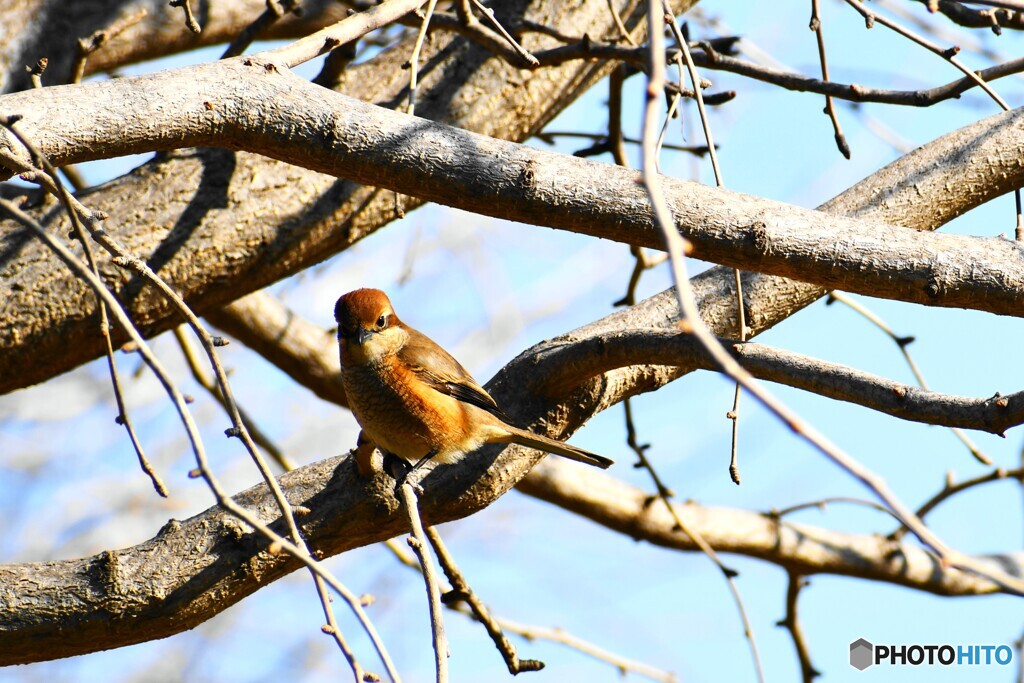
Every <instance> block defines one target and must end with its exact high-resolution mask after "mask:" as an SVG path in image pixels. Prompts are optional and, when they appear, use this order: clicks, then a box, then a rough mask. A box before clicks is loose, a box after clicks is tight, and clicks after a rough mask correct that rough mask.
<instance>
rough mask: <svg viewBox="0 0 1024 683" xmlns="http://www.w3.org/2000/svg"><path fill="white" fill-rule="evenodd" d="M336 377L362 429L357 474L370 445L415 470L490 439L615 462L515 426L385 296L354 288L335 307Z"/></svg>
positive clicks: (366, 464) (367, 467)
mask: <svg viewBox="0 0 1024 683" xmlns="http://www.w3.org/2000/svg"><path fill="white" fill-rule="evenodd" d="M334 317H335V320H337V322H338V346H339V348H340V354H341V380H342V385H343V386H344V388H345V394H346V396H347V397H348V403H349V408H350V409H351V410H352V413H353V414H354V415H355V418H356V421H357V422H358V423H359V426H360V427H361V428H362V433H361V434H360V435H359V441H358V444H357V449H356V462H357V465H358V467H359V472H360V474H362V475H363V476H368V475H369V474H370V473H371V472H372V467H371V463H370V456H371V455H372V453H373V449H374V447H376V448H379V449H380V450H381V451H384V452H387V453H391V454H392V455H395V456H397V457H398V458H400V459H401V460H403V461H405V462H406V463H407V464H408V466H410V469H409V470H408V471H409V472H411V471H414V470H416V469H417V468H419V467H420V466H421V465H423V464H424V463H425V462H427V461H433V462H434V463H438V464H452V463H455V462H458V461H459V460H460V459H462V458H463V457H464V456H466V455H467V454H469V453H472V452H473V451H475V450H476V449H477V448H479V447H481V446H483V445H484V444H488V443H514V444H519V445H521V446H527V447H529V448H536V449H538V450H541V451H545V452H547V453H554V454H556V455H561V456H564V457H566V458H569V459H571V460H576V461H577V462H582V463H586V464H588V465H594V466H596V467H600V468H602V469H606V468H607V467H609V466H610V465H612V464H613V461H612V460H610V459H608V458H606V457H604V456H601V455H597V454H595V453H591V452H589V451H586V450H583V449H582V448H577V447H576V446H571V445H569V444H567V443H563V442H561V441H556V440H554V439H550V438H548V437H546V436H542V435H540V434H534V433H533V432H530V431H527V430H525V429H520V428H519V427H516V426H514V425H513V424H512V420H511V419H510V418H509V417H508V415H506V414H505V413H504V411H502V410H501V408H499V407H498V404H497V403H496V402H495V401H494V399H493V398H492V397H491V395H490V394H488V393H487V391H485V390H484V389H483V387H481V386H480V385H479V384H478V383H477V382H476V380H474V379H473V377H472V376H471V375H470V374H469V372H467V371H466V369H465V368H463V367H462V366H461V365H460V364H459V362H458V361H457V360H455V358H453V357H452V356H451V354H449V353H448V352H447V351H445V350H444V348H442V347H441V346H440V345H439V344H437V343H436V342H434V341H433V340H432V339H430V338H429V337H427V336H426V335H425V334H423V333H422V332H419V331H418V330H415V329H413V328H412V327H409V326H408V325H406V324H405V323H404V322H402V320H401V319H399V317H398V315H397V314H396V313H395V309H394V307H393V306H392V305H391V300H390V299H388V296H387V294H385V293H384V292H382V291H381V290H379V289H357V290H354V291H352V292H349V293H347V294H345V295H343V296H342V297H341V298H339V299H338V302H337V304H336V305H335V307H334Z"/></svg>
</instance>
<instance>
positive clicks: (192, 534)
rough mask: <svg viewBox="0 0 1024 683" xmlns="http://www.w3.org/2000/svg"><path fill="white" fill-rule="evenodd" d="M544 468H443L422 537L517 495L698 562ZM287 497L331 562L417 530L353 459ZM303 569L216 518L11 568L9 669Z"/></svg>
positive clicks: (610, 496) (305, 478)
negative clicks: (429, 528)
mask: <svg viewBox="0 0 1024 683" xmlns="http://www.w3.org/2000/svg"><path fill="white" fill-rule="evenodd" d="M529 358H530V357H529V356H521V357H520V358H519V359H517V360H516V361H514V362H513V363H511V364H509V365H508V366H506V368H505V369H503V370H502V372H501V373H499V375H498V376H497V377H496V378H495V381H493V382H492V383H490V385H489V388H490V389H491V390H492V391H493V393H494V394H495V396H496V398H498V399H499V401H500V402H501V403H502V405H503V406H504V407H505V408H506V409H508V410H510V411H511V412H512V413H513V414H514V415H515V416H516V417H518V418H519V419H520V420H522V421H524V422H525V421H530V422H532V423H534V424H539V420H541V418H544V419H543V420H542V421H543V422H544V423H545V424H546V425H547V432H548V434H549V435H552V436H559V435H560V431H561V429H562V427H563V426H564V425H563V423H562V415H564V410H563V409H559V408H557V407H556V406H554V405H553V404H551V403H549V402H547V401H545V400H544V399H542V398H540V397H537V396H535V395H531V394H528V393H523V392H522V391H518V392H516V394H514V395H513V394H510V393H509V392H507V391H504V390H503V387H508V386H518V387H522V386H523V385H524V383H525V382H526V380H527V378H528V376H529V373H530V372H531V368H532V364H531V363H530V360H529ZM577 397H578V396H574V397H573V399H572V400H571V401H569V402H568V404H572V403H573V402H574V401H575V399H576V398H577ZM545 408H546V409H545ZM538 409H542V411H541V412H537V410H538ZM551 409H554V412H548V411H550V410H551ZM539 457H540V456H539V454H536V453H533V454H531V453H529V452H524V451H522V450H520V449H517V448H508V449H505V450H504V451H498V450H497V449H494V448H489V449H485V450H481V451H479V452H478V453H477V454H476V455H474V457H472V458H468V459H465V460H463V461H461V462H460V463H458V464H457V465H453V466H443V467H438V468H437V469H435V470H434V471H433V472H431V473H430V474H429V475H427V476H426V477H425V478H424V480H423V482H422V484H423V486H424V488H426V489H427V490H429V492H430V495H429V496H425V497H424V498H423V500H422V501H421V509H420V512H421V515H422V517H423V519H424V523H425V524H429V525H434V524H439V523H441V522H445V521H449V520H453V519H459V518H462V517H466V516H468V515H470V514H473V513H474V512H476V511H478V510H480V509H481V508H483V507H486V506H487V505H489V504H490V503H492V502H493V501H494V500H496V499H497V498H498V497H499V496H501V495H502V494H504V493H505V492H506V491H507V490H508V489H509V488H510V487H512V486H513V485H515V484H516V483H517V482H519V484H520V486H521V487H525V490H526V491H527V492H529V493H531V495H534V496H537V497H540V498H542V499H545V500H551V501H552V502H556V503H557V504H559V505H562V506H564V507H568V508H569V509H572V510H574V511H576V512H578V513H580V514H583V515H585V516H588V517H590V518H591V519H594V520H595V521H598V522H599V523H601V524H604V525H606V526H609V527H610V528H613V529H616V530H618V531H621V532H623V533H627V534H629V535H631V536H633V537H635V538H638V539H644V540H648V541H650V542H652V543H655V544H658V545H664V546H666V547H672V548H678V549H684V550H693V549H694V548H695V546H694V545H693V542H692V541H691V540H690V539H689V538H687V537H685V535H683V534H681V533H679V532H678V531H677V530H676V529H675V522H674V520H673V519H672V517H671V515H670V514H669V513H668V512H667V511H666V510H664V508H663V507H662V506H651V505H647V504H646V500H647V494H646V493H645V492H643V491H641V490H639V489H636V488H634V487H632V486H629V485H627V484H624V483H621V482H619V481H617V480H615V479H613V478H611V477H609V476H607V475H600V474H597V476H594V475H595V474H596V473H592V472H590V471H589V470H586V468H582V467H574V466H572V465H567V467H570V468H571V469H570V470H569V473H568V474H567V473H566V471H565V470H564V469H563V466H562V465H561V464H557V465H556V464H554V463H548V462H546V463H545V464H544V465H542V466H541V467H539V468H536V469H535V471H534V473H533V474H531V476H530V477H529V479H528V480H523V477H524V476H525V475H526V474H527V472H529V470H530V468H531V466H533V465H534V463H535V462H536V461H537V458H539ZM281 485H282V488H283V490H284V491H285V494H286V496H287V497H288V500H289V502H291V503H292V504H293V505H295V506H302V507H303V508H306V509H309V510H310V513H309V514H308V515H306V516H304V517H302V518H300V519H299V522H300V525H301V527H302V530H303V534H304V536H305V537H306V539H307V540H308V543H309V546H310V547H311V548H312V549H313V550H314V552H319V553H323V554H324V555H325V556H330V555H334V554H337V553H340V552H344V551H346V550H350V549H352V548H356V547H359V546H363V545H366V544H369V543H373V542H377V541H383V540H386V539H388V538H392V537H394V536H395V535H397V534H400V533H403V532H405V531H407V530H408V520H407V517H406V515H405V514H404V512H403V511H402V510H401V509H400V505H399V502H398V501H397V500H396V499H395V497H394V482H393V480H391V479H390V478H387V477H384V476H379V477H377V478H375V479H373V480H364V479H361V478H360V477H359V476H358V474H357V472H356V468H355V463H354V461H353V459H352V458H348V457H344V458H331V459H328V460H323V461H320V462H317V463H314V464H312V465H309V466H307V467H303V468H301V469H299V470H296V471H295V472H292V473H289V474H286V475H284V476H283V477H282V478H281ZM236 501H237V502H238V503H239V504H241V505H243V506H244V507H246V508H248V509H249V510H251V511H253V512H254V513H255V514H257V515H258V516H259V517H260V518H261V519H262V520H264V521H266V522H268V523H269V522H272V521H275V520H277V516H278V513H277V508H276V506H275V505H274V503H273V500H272V499H271V494H270V492H269V490H268V489H267V488H266V486H263V485H261V486H257V487H254V488H252V489H249V490H248V491H246V492H244V493H242V494H239V495H238V496H236ZM567 501H570V502H569V503H568V504H567ZM677 512H678V513H679V514H680V515H682V517H683V518H684V519H685V520H686V522H687V525H688V526H691V527H692V528H694V529H696V530H698V531H699V532H700V533H701V534H702V535H703V536H704V537H705V538H706V539H707V540H708V542H710V543H711V544H712V545H713V546H714V547H715V548H716V549H719V550H724V551H728V552H736V553H741V554H746V555H750V556H753V557H758V558H761V559H764V560H767V561H769V562H773V563H776V564H779V565H781V566H783V567H785V568H787V569H789V570H792V571H797V572H799V573H801V574H814V573H835V574H843V575H849V576H858V577H861V578H866V579H871V580H877V581H885V582H890V583H894V584H897V585H902V586H907V587H912V588H915V589H918V590H924V591H928V592H933V593H936V594H940V595H950V596H955V595H978V594H985V593H992V592H996V591H997V590H998V589H997V587H996V586H995V585H994V584H992V583H991V582H989V581H986V580H985V579H982V578H979V577H977V576H974V575H971V574H966V573H964V572H961V571H959V570H955V569H950V568H948V567H943V566H942V565H941V564H940V562H939V561H938V560H937V558H935V557H934V556H933V555H931V554H930V553H928V552H926V551H924V550H922V549H920V548H919V547H918V546H916V545H905V544H902V543H898V542H895V541H891V540H888V539H885V538H881V537H876V536H858V535H855V534H845V533H839V532H832V531H827V530H823V529H816V528H813V527H806V526H802V525H795V524H790V523H787V522H783V521H780V520H776V519H773V518H771V517H769V516H765V515H760V514H757V513H751V512H743V511H737V510H726V509H706V508H701V507H699V506H696V505H678V506H677ZM275 523H276V524H278V525H279V524H280V522H279V520H278V521H276V522H275ZM990 561H991V562H993V563H994V566H995V565H998V567H999V568H1000V569H1001V570H1002V571H1006V572H1008V573H1011V574H1014V575H1020V574H1021V562H1022V558H1021V557H1018V556H1016V555H1001V556H996V557H992V558H991V560H990ZM300 567H301V564H300V563H299V562H297V561H296V560H295V559H294V558H291V557H290V556H288V555H287V554H284V553H271V552H268V542H267V540H266V539H265V538H263V537H262V536H261V535H259V534H257V533H254V532H253V531H252V530H251V529H247V528H245V526H244V525H243V524H242V523H240V522H239V521H238V520H237V519H236V518H234V517H233V516H231V515H230V514H229V513H227V512H225V511H223V510H222V509H220V508H217V507H214V508H211V509H210V510H208V511H206V512H204V513H202V514H200V515H197V516H196V517H193V518H191V519H188V520H185V521H182V522H177V521H174V520H172V521H171V522H169V523H168V524H167V525H166V526H165V527H164V528H163V529H162V530H161V532H160V533H159V534H158V535H157V536H156V537H155V538H153V539H152V540H150V541H147V542H145V543H143V544H140V545H138V546H135V547H132V548H127V549H124V550H118V551H107V552H104V553H101V554H99V555H97V556H94V557H91V558H85V559H82V560H66V561H59V562H42V563H28V564H24V565H7V566H0V605H2V607H3V609H0V631H2V632H4V633H5V636H4V647H3V648H0V665H3V664H13V663H19V662H28V661H39V660H42V659H53V658H59V657H65V656H71V655H75V654H81V653H85V652H91V651H95V650H99V649H106V648H110V647H117V646H122V645H127V644H131V643H136V642H142V641H145V640H150V639H154V638H161V637H166V636H168V635H171V634H173V633H177V632H180V631H182V630H185V629H188V628H191V627H193V626H195V625H196V624H198V623H201V622H202V621H204V620H206V619H208V618H210V617H211V616H213V615H214V614H217V613H218V612H220V611H222V610H223V609H226V608H227V607H228V606H230V605H231V604H234V603H235V602H237V601H238V600H241V599H242V598H244V597H245V596H247V595H249V594H251V593H253V592H255V591H256V590H258V589H259V588H260V587H262V586H264V585H266V584H268V583H270V582H272V581H274V580H276V579H278V578H280V577H282V576H284V575H285V574H287V573H289V572H291V571H294V570H296V569H298V568H300Z"/></svg>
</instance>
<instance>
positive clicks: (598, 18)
mask: <svg viewBox="0 0 1024 683" xmlns="http://www.w3.org/2000/svg"><path fill="white" fill-rule="evenodd" d="M523 4H525V3H520V4H515V3H507V4H506V5H504V6H503V10H504V11H505V12H507V13H509V14H510V15H518V14H525V15H526V16H530V17H540V18H543V20H544V21H545V22H546V23H548V24H550V25H553V26H555V27H557V28H560V29H561V30H566V31H568V30H580V29H583V28H586V30H587V31H588V32H590V33H591V34H592V35H595V36H598V35H604V34H605V32H606V31H609V30H614V29H613V28H612V26H611V20H610V18H609V12H608V10H607V7H606V6H605V5H604V4H602V3H585V4H584V5H583V6H569V5H568V4H566V3H561V2H556V1H555V0H543V1H539V2H536V3H534V4H532V5H528V6H526V7H525V8H524V7H523ZM681 4H682V5H686V4H687V3H685V2H684V3H681ZM625 16H626V17H627V18H628V19H629V20H630V22H631V23H636V21H635V18H634V17H633V16H632V13H631V12H630V13H626V14H625ZM531 40H537V41H545V40H549V39H546V38H545V37H543V36H536V35H533V36H532V38H531ZM529 44H530V42H529V41H528V45H529ZM409 49H411V46H409V45H404V46H401V47H399V48H396V49H393V50H389V51H388V52H386V53H384V54H382V55H380V56H378V57H377V58H376V59H375V60H373V62H372V63H369V64H367V65H365V66H361V67H358V68H356V69H354V70H353V71H352V73H350V74H349V75H348V77H347V78H346V79H345V82H344V83H343V84H342V89H343V90H344V91H345V92H346V93H348V94H351V95H354V96H356V97H357V98H360V99H364V100H372V101H376V102H379V103H382V104H385V105H387V106H394V105H395V104H397V103H398V101H399V99H400V94H401V93H402V91H403V89H404V88H406V87H407V85H408V72H407V71H405V70H403V69H402V68H401V65H402V64H403V63H404V62H405V61H406V60H407V58H408V50H409ZM423 60H424V61H423V64H424V66H423V68H422V69H421V85H420V88H421V90H420V96H419V105H418V107H417V112H418V113H422V114H423V115H424V116H427V117H430V118H435V119H438V120H442V121H445V122H448V123H453V124H456V125H458V126H459V127H461V128H464V129H466V130H472V131H477V132H480V133H483V134H487V135H492V136H497V137H507V138H510V139H515V140H521V139H524V138H526V137H528V136H529V135H530V134H532V133H533V132H535V131H536V130H538V129H539V128H541V127H542V126H543V125H544V124H545V123H546V122H547V121H548V120H550V118H551V117H553V116H554V115H555V114H557V113H558V111H560V110H561V109H562V108H563V107H564V106H565V105H566V104H567V103H568V102H570V101H572V100H573V99H574V98H575V97H576V96H577V95H578V94H579V93H580V92H582V91H583V90H585V89H586V88H587V87H589V85H590V84H591V83H592V82H593V81H594V80H595V79H597V78H599V77H600V76H601V75H602V74H603V73H604V72H605V71H606V69H607V68H608V66H607V65H604V64H598V63H590V62H574V63H567V64H565V65H562V66H560V67H557V68H553V69H545V70H543V71H541V72H536V73H534V72H529V71H521V70H519V69H515V68H513V67H511V66H509V65H508V64H506V63H505V62H503V61H502V60H500V59H498V58H495V57H493V56H491V55H490V54H489V53H487V52H486V51H485V50H483V49H482V48H479V47H477V46H475V45H472V44H469V43H467V42H466V41H465V40H463V39H458V38H454V39H453V38H450V37H446V36H440V35H435V36H434V37H433V38H432V40H431V41H430V42H429V43H428V45H427V51H426V53H425V55H424V58H423ZM257 83H258V80H257ZM257 87H259V86H257ZM17 96H18V97H21V96H23V95H17ZM25 96H27V95H25ZM140 106H142V105H141V103H140ZM203 110H204V111H205V107H204V108H203ZM296 161H299V162H300V163H301V161H302V160H301V159H296ZM83 199H84V201H85V202H86V203H87V204H88V205H89V206H90V207H91V208H94V209H97V210H100V211H104V212H106V213H107V214H109V215H110V216H111V218H110V219H109V220H108V221H107V223H108V225H107V226H106V229H107V231H108V232H110V233H111V234H113V235H115V236H116V237H117V238H118V239H120V240H121V241H122V243H124V244H125V245H126V246H128V248H129V249H130V250H131V251H132V252H133V253H134V254H136V255H137V256H139V257H141V258H144V259H146V260H147V261H148V262H149V264H150V266H151V267H153V268H154V270H156V271H157V272H159V273H160V274H161V275H162V276H163V277H165V278H166V279H167V280H168V281H169V282H170V283H171V284H172V285H173V286H174V287H176V288H177V289H178V290H179V291H181V292H182V293H183V294H185V296H186V300H187V301H188V302H189V303H190V304H191V305H192V306H193V307H194V308H195V310H197V311H200V312H203V311H207V310H211V309H213V308H215V307H218V306H222V305H225V304H227V303H229V302H230V301H231V300H233V299H235V298H238V297H240V296H242V295H244V294H247V293H249V292H251V291H254V290H256V289H259V288H261V287H263V286H265V285H267V284H270V283H271V282H274V281H276V280H277V279H280V278H282V277H286V276H287V275H290V274H293V273H295V272H298V271H299V270H301V269H303V268H306V267H308V266H310V265H313V264H315V263H318V262H320V261H322V260H324V259H326V258H328V257H329V256H331V255H332V254H334V253H337V252H338V251H341V250H343V249H345V248H347V247H348V246H350V245H351V244H353V243H354V242H356V241H358V240H359V239H361V238H363V237H365V236H366V235H367V234H369V233H371V232H373V231H374V230H376V229H377V228H379V227H380V226H382V225H384V224H386V223H388V222H389V221H391V220H393V218H394V216H395V214H394V196H393V194H392V193H390V192H385V191H380V190H378V189H376V188H373V187H366V186H360V185H356V184H355V183H352V182H349V181H344V180H338V179H337V178H333V177H330V176H327V175H323V174H321V173H317V172H315V171H309V170H305V169H303V168H300V167H297V166H293V165H291V164H287V163H282V162H278V161H272V160H269V159H267V158H265V157H260V156H256V155H253V154H246V153H237V154H236V153H232V152H228V151H224V150H214V149H200V150H193V151H187V152H179V153H172V154H170V155H168V156H167V157H165V158H161V159H158V160H154V161H153V162H150V163H148V164H146V165H144V166H143V167H141V168H139V169H137V170H136V171H135V172H133V173H131V174H129V175H127V176H125V177H122V178H120V179H118V180H115V181H113V182H111V183H108V184H107V185H105V186H103V187H101V188H98V189H97V190H95V191H92V192H90V193H88V194H87V195H86V196H85V197H83ZM416 204H417V201H416V200H408V201H407V206H409V207H411V206H415V205H416ZM41 213H42V214H45V215H44V216H43V217H44V218H45V219H46V220H48V221H49V222H50V223H51V225H52V228H53V229H54V230H56V231H57V232H60V233H62V234H64V233H66V232H67V229H68V226H67V224H66V221H65V219H64V217H63V216H62V214H61V212H60V211H59V210H58V209H56V208H55V207H52V206H51V207H49V208H47V209H45V210H44V211H42V212H41ZM0 234H3V235H4V236H5V240H4V242H3V243H2V244H0V270H2V271H3V274H2V275H0V283H2V284H0V287H3V288H4V289H6V290H8V291H11V292H12V294H11V296H10V297H9V301H8V302H7V303H6V304H5V307H4V308H3V311H2V315H3V316H4V318H3V320H4V322H3V326H2V327H0V337H2V338H3V339H5V340H6V342H7V343H8V344H11V343H13V344H14V345H21V344H23V343H24V344H26V346H23V347H22V348H26V349H27V348H29V347H31V348H34V349H35V351H34V352H32V354H31V355H33V356H34V358H32V359H29V358H28V357H27V356H21V360H20V363H19V365H16V366H15V365H12V366H6V367H5V368H3V369H0V377H2V378H3V381H4V383H5V387H6V390H10V389H13V388H15V387H20V386H28V385H30V384H33V383H36V382H39V381H42V380H44V379H46V378H48V377H52V376H54V375H56V374H59V373H60V372H63V371H66V370H68V369H70V368H72V367H75V366H76V365H78V364H80V363H82V362H85V361H86V360H89V359H91V358H95V357H97V356H98V355H99V354H100V353H101V352H102V340H101V338H100V336H99V334H98V332H97V329H98V324H99V323H98V316H97V315H96V312H95V301H94V297H93V296H92V294H91V293H90V292H89V291H88V289H87V288H86V287H84V286H83V285H82V283H80V282H77V281H76V280H75V279H74V278H73V277H71V275H70V274H69V273H68V272H67V271H66V270H65V269H64V268H62V267H61V266H60V265H59V264H58V263H57V262H56V260H55V259H54V258H53V257H52V255H50V254H48V253H47V252H46V250H45V249H44V248H42V247H41V246H40V245H38V244H37V243H35V242H34V241H31V240H28V239H27V238H26V235H25V234H24V233H23V232H22V231H21V230H19V229H17V228H12V223H10V222H6V221H4V222H0ZM101 270H102V273H103V275H104V276H105V278H107V281H108V282H109V283H110V284H111V285H112V286H113V287H114V288H115V290H117V291H118V292H119V293H120V294H121V295H122V300H123V301H125V302H126V303H127V305H128V308H129V310H130V312H131V314H132V316H133V319H134V320H136V321H137V323H138V325H139V326H140V328H141V329H142V330H143V331H144V333H146V334H147V335H152V334H155V333H157V332H159V331H161V330H165V329H167V328H169V327H170V326H172V325H174V324H176V323H177V318H176V317H175V316H173V315H172V310H171V307H169V306H168V305H167V304H166V302H165V301H163V300H162V298H161V297H159V296H158V295H155V294H154V293H153V292H152V291H150V289H149V288H146V287H143V286H142V285H141V283H140V282H139V281H138V280H137V278H134V277H133V276H132V275H131V274H129V273H127V272H125V271H123V270H120V269H117V268H115V267H113V266H112V265H111V264H110V263H109V262H107V263H105V264H104V266H103V267H102V268H101ZM40 295H42V296H40ZM44 329H45V330H46V331H47V334H45V335H41V334H40V332H41V331H42V330H44ZM52 332H57V333H56V334H51V333H52ZM14 355H18V354H10V353H6V352H5V353H3V354H0V356H2V357H3V358H4V360H5V361H8V360H13V356H14Z"/></svg>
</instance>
